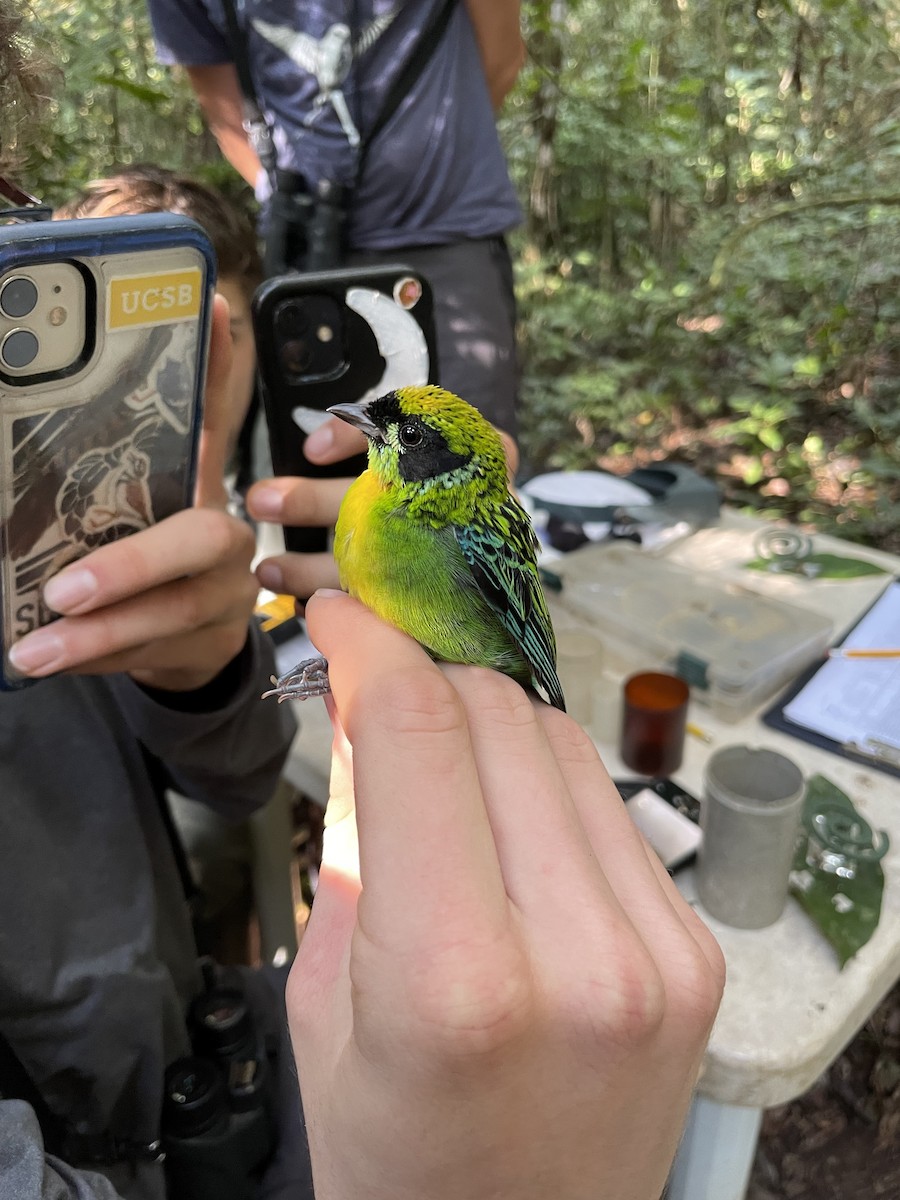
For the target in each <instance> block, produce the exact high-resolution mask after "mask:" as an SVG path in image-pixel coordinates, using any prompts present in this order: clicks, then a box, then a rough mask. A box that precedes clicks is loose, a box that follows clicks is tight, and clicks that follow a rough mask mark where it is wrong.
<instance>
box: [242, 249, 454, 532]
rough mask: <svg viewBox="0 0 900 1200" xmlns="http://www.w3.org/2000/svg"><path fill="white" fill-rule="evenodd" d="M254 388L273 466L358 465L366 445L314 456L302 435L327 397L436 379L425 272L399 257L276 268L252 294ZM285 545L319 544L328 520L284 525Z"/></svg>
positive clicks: (316, 469) (329, 470)
mask: <svg viewBox="0 0 900 1200" xmlns="http://www.w3.org/2000/svg"><path fill="white" fill-rule="evenodd" d="M252 307H253V327H254V332H255V335H256V346H257V355H258V362H259V378H260V390H261V393H262V398H263V405H264V408H265V414H266V424H267V426H268V431H269V445H270V447H271V452H272V466H273V467H274V469H275V472H276V474H278V475H304V476H311V477H313V478H326V477H332V478H333V477H341V476H347V475H358V474H359V473H360V471H362V470H364V468H365V465H366V460H365V455H359V456H358V457H354V458H352V459H345V460H344V461H342V462H338V463H333V464H331V465H330V466H319V465H317V464H315V463H311V462H310V461H309V460H308V459H307V458H306V456H305V455H304V453H303V443H304V441H305V440H306V437H307V436H308V435H309V434H310V433H312V432H313V430H314V429H315V428H317V426H318V425H319V424H321V423H322V421H323V420H324V419H326V416H325V410H326V409H327V408H329V407H330V406H331V405H332V404H345V403H353V402H354V401H358V400H362V399H364V398H366V397H371V398H372V399H374V398H375V397H376V396H381V395H383V394H384V393H385V392H389V391H391V390H392V389H394V388H398V387H411V386H417V385H420V384H426V383H437V382H438V379H437V346H436V337H435V329H434V307H433V301H432V294H431V288H430V287H429V285H428V281H427V280H426V279H425V278H424V277H423V276H422V275H421V274H420V273H419V272H418V271H415V270H413V269H412V268H411V267H407V266H404V265H402V264H396V265H388V266H373V267H365V268H359V269H357V268H354V267H346V268H340V269H337V270H333V271H321V272H318V273H309V274H307V273H303V274H290V275H280V276H278V277H276V278H274V279H268V280H266V282H265V283H263V284H262V285H261V286H260V287H259V288H258V289H257V291H256V295H255V296H254V298H253V306H252ZM284 534H285V545H286V546H287V548H288V549H289V550H297V551H315V550H325V549H327V546H328V530H325V529H310V528H291V527H286V528H285V531H284Z"/></svg>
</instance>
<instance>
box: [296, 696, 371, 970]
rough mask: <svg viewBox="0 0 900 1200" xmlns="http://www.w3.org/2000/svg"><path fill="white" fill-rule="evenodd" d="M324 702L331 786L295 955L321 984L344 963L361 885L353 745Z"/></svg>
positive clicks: (353, 926) (354, 922) (334, 714)
mask: <svg viewBox="0 0 900 1200" xmlns="http://www.w3.org/2000/svg"><path fill="white" fill-rule="evenodd" d="M326 703H327V704H328V712H329V715H330V716H331V722H332V725H333V727H334V741H333V743H332V753H331V787H330V793H329V799H328V809H327V811H326V813H325V838H324V843H323V847H322V865H321V868H320V870H319V882H318V885H317V887H316V898H315V902H314V903H313V907H312V913H311V914H310V918H309V923H308V925H307V927H306V932H305V933H304V935H303V939H302V941H301V943H300V950H299V953H298V956H297V957H298V961H302V964H303V971H304V972H306V974H307V978H310V977H314V978H315V979H316V980H318V981H319V983H320V984H321V985H323V986H325V985H331V984H333V983H334V982H335V981H336V980H337V979H338V977H339V976H340V975H341V973H342V972H343V971H344V970H345V969H346V964H347V961H348V955H349V952H350V940H351V938H352V935H353V931H354V929H355V927H356V902H357V900H358V898H359V893H360V890H361V889H360V882H359V838H358V836H357V832H356V809H355V806H354V795H353V751H352V749H351V747H350V743H349V741H348V740H347V735H346V734H345V733H344V730H343V728H342V727H341V724H340V721H339V719H338V717H337V713H336V710H335V706H334V702H333V700H332V699H331V697H330V696H329V697H328V698H327V700H326Z"/></svg>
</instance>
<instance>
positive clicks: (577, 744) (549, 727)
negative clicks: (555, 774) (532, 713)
mask: <svg viewBox="0 0 900 1200" xmlns="http://www.w3.org/2000/svg"><path fill="white" fill-rule="evenodd" d="M539 713H540V719H541V721H542V722H543V725H544V730H545V732H546V734H547V736H548V738H549V739H550V741H551V743H552V744H553V748H554V750H555V751H556V754H557V755H558V756H559V757H560V758H561V759H564V760H565V761H567V762H572V763H576V764H587V763H594V762H599V755H598V754H597V748H596V746H595V745H594V743H593V742H592V741H591V739H590V738H589V737H588V735H587V734H586V733H585V731H584V730H583V729H582V728H581V726H580V725H578V724H576V722H575V721H573V720H572V718H571V717H569V716H567V715H566V714H565V713H563V712H560V711H559V709H557V708H551V707H550V705H548V704H542V705H541V706H540V709H539Z"/></svg>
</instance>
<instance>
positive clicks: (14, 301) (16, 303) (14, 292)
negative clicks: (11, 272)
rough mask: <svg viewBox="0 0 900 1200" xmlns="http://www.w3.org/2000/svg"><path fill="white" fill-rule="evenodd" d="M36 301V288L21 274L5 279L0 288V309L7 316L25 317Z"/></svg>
mask: <svg viewBox="0 0 900 1200" xmlns="http://www.w3.org/2000/svg"><path fill="white" fill-rule="evenodd" d="M37 301H38V290H37V288H36V287H35V286H34V284H33V283H32V282H31V280H30V279H26V278H25V277H24V276H23V275H18V276H16V277H15V278H14V279H9V280H7V282H6V283H4V285H3V287H2V288H0V311H2V312H3V314H4V316H7V317H27V316H28V314H29V313H30V312H31V310H32V309H33V308H34V306H35V305H36V304H37Z"/></svg>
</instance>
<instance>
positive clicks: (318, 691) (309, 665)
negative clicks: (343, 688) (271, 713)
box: [262, 654, 331, 704]
mask: <svg viewBox="0 0 900 1200" xmlns="http://www.w3.org/2000/svg"><path fill="white" fill-rule="evenodd" d="M272 683H273V684H274V685H275V686H274V687H273V688H272V689H271V690H270V691H268V692H263V694H262V698H263V700H265V698H266V697H267V696H277V697H278V703H279V704H281V703H282V702H283V701H284V700H309V699H310V698H311V697H313V696H325V695H327V694H328V692H330V691H331V684H330V683H329V682H328V663H327V662H326V661H325V659H324V658H322V656H321V654H320V655H319V656H318V657H317V658H306V659H304V660H303V662H301V663H297V665H296V667H292V668H291V669H290V671H286V672H285V674H284V675H282V676H281V677H280V678H279V677H277V676H275V675H273V676H272Z"/></svg>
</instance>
